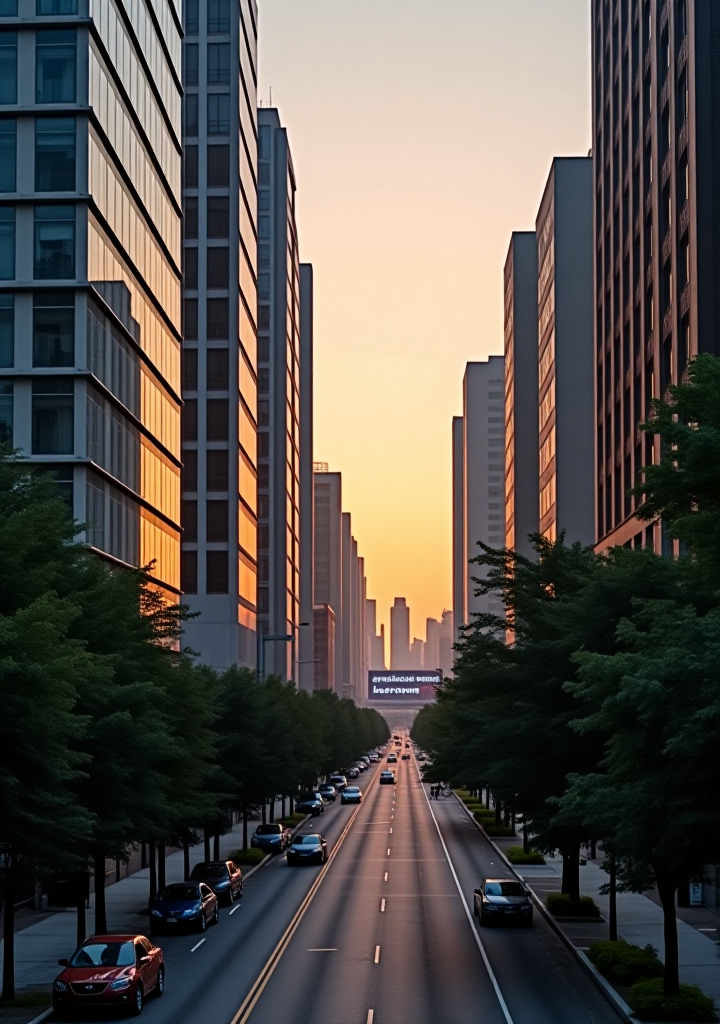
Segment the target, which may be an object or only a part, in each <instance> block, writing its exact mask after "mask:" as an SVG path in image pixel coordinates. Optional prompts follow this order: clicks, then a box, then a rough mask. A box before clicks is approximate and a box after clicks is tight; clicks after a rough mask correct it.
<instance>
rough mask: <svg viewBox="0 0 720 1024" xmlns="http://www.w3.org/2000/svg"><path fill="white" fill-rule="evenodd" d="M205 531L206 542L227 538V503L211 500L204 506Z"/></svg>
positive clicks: (225, 539)
mask: <svg viewBox="0 0 720 1024" xmlns="http://www.w3.org/2000/svg"><path fill="white" fill-rule="evenodd" d="M205 522H206V532H207V540H208V543H214V542H217V541H223V542H224V541H227V539H228V503H227V501H217V500H211V501H208V502H207V506H206V520H205Z"/></svg>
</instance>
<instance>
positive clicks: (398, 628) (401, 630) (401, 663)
mask: <svg viewBox="0 0 720 1024" xmlns="http://www.w3.org/2000/svg"><path fill="white" fill-rule="evenodd" d="M409 657H410V609H409V608H408V606H407V603H406V601H405V598H404V597H396V598H395V603H394V604H393V606H392V608H391V609H390V668H391V669H403V668H407V667H408V659H409Z"/></svg>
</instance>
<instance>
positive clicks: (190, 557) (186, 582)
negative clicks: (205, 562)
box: [180, 551, 197, 594]
mask: <svg viewBox="0 0 720 1024" xmlns="http://www.w3.org/2000/svg"><path fill="white" fill-rule="evenodd" d="M180 589H181V590H182V592H183V593H184V594H197V551H183V552H181V554H180Z"/></svg>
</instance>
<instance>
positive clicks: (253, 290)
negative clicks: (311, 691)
mask: <svg viewBox="0 0 720 1024" xmlns="http://www.w3.org/2000/svg"><path fill="white" fill-rule="evenodd" d="M168 9H170V8H168ZM184 29H185V41H184V44H183V59H184V72H183V83H184V87H185V97H184V124H183V145H184V176H183V212H184V218H185V220H184V233H185V250H184V272H185V280H184V294H183V329H184V340H183V401H184V408H183V421H182V431H183V510H182V515H183V531H184V533H183V553H182V587H183V590H184V591H185V595H186V596H185V601H186V603H187V604H188V605H189V607H190V609H191V611H193V612H198V613H200V614H199V616H198V618H195V619H191V620H190V621H189V622H188V623H187V624H186V628H185V636H184V641H185V643H187V644H188V645H189V646H190V647H191V648H192V649H193V650H195V651H197V652H198V653H199V656H200V660H201V661H204V662H206V663H208V664H210V665H213V666H214V667H216V668H220V669H222V668H225V667H227V666H229V665H232V664H235V663H239V664H244V665H255V661H256V634H255V630H256V607H257V330H256V318H257V310H258V303H257V297H258V296H257V290H258V288H259V291H260V295H261V298H262V300H263V302H268V301H269V295H270V280H269V275H268V274H267V273H265V274H263V275H260V277H259V278H258V275H257V234H258V230H257V222H258V214H257V109H256V108H257V99H256V92H257V72H256V66H257V59H256V49H257V7H256V3H255V0H240V2H238V3H237V4H235V5H232V4H224V3H222V4H221V3H217V2H212V3H207V4H206V3H200V2H199V0H186V2H185V21H184ZM256 282H257V284H256ZM271 653H273V652H271V651H270V650H268V654H271Z"/></svg>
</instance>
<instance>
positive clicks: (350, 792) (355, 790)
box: [340, 786, 362, 804]
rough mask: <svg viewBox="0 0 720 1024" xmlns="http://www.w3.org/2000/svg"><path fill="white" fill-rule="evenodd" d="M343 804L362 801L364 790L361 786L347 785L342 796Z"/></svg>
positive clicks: (341, 801)
mask: <svg viewBox="0 0 720 1024" xmlns="http://www.w3.org/2000/svg"><path fill="white" fill-rule="evenodd" d="M340 803H341V804H360V803H362V791H361V789H360V787H359V786H346V787H345V789H344V790H343V791H342V796H341V797H340Z"/></svg>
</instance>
